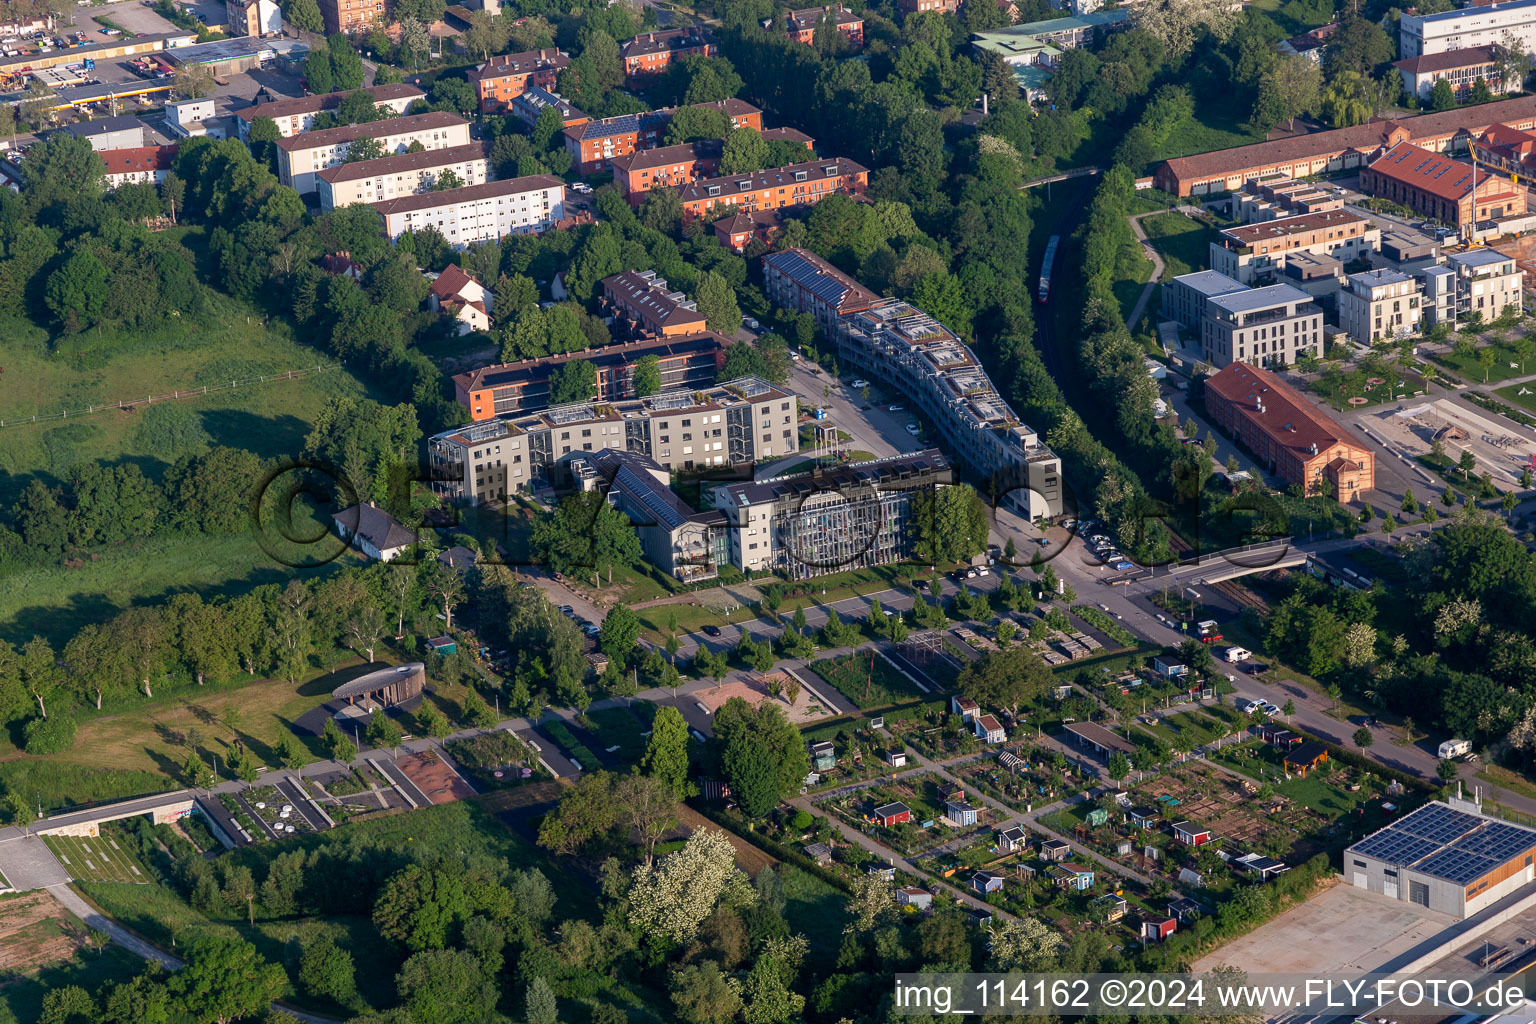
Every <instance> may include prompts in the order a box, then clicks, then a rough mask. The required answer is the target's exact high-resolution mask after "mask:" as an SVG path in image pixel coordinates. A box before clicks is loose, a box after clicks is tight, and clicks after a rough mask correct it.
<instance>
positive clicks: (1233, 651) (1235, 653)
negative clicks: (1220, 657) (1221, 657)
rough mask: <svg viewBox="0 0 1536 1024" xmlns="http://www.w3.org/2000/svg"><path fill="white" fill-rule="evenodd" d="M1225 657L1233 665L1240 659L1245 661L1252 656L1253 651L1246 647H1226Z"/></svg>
mask: <svg viewBox="0 0 1536 1024" xmlns="http://www.w3.org/2000/svg"><path fill="white" fill-rule="evenodd" d="M1225 657H1226V659H1227V662H1228V664H1232V665H1235V664H1237V663H1238V662H1240V661H1247V660H1248V659H1249V658H1251V657H1253V652H1252V651H1250V650H1248V649H1247V648H1246V647H1228V648H1227V653H1226V655H1225Z"/></svg>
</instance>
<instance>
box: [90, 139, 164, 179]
mask: <svg viewBox="0 0 1536 1024" xmlns="http://www.w3.org/2000/svg"><path fill="white" fill-rule="evenodd" d="M175 158H176V147H175V146H138V147H135V148H133V149H108V150H104V151H103V152H102V154H101V160H102V163H104V164H106V165H107V173H108V174H132V173H133V172H135V171H168V170H170V169H171V161H172V160H174V159H175Z"/></svg>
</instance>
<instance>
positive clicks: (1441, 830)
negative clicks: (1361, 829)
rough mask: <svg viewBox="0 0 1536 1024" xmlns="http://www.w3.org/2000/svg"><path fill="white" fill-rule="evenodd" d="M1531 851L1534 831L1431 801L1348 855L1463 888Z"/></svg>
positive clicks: (1351, 848) (1535, 837)
mask: <svg viewBox="0 0 1536 1024" xmlns="http://www.w3.org/2000/svg"><path fill="white" fill-rule="evenodd" d="M1532 848H1536V830H1532V829H1528V828H1521V827H1520V826H1518V825H1511V824H1507V823H1505V822H1501V821H1494V820H1492V819H1489V818H1484V817H1480V816H1478V815H1476V814H1470V813H1468V812H1466V811H1459V810H1457V809H1455V808H1454V807H1449V806H1447V805H1445V804H1441V803H1431V804H1426V805H1424V806H1423V807H1421V808H1419V809H1418V810H1416V811H1414V812H1413V813H1412V814H1409V815H1407V816H1405V817H1404V818H1403V819H1402V820H1401V821H1397V822H1394V823H1393V824H1391V825H1388V826H1387V827H1386V828H1384V829H1381V830H1380V831H1378V832H1375V833H1373V834H1372V835H1369V836H1367V837H1366V838H1364V839H1362V840H1361V841H1360V842H1358V843H1356V844H1355V845H1353V846H1351V847H1350V848H1349V852H1350V853H1353V854H1358V855H1360V856H1362V857H1375V858H1376V859H1378V860H1382V861H1385V862H1386V863H1388V864H1392V865H1396V866H1400V867H1411V868H1412V869H1413V870H1415V871H1418V872H1420V873H1422V874H1426V875H1431V876H1433V877H1435V878H1440V879H1443V880H1445V881H1447V882H1450V883H1452V884H1454V885H1467V884H1468V883H1470V882H1472V881H1474V880H1475V879H1477V878H1480V877H1482V876H1484V875H1487V874H1489V873H1490V872H1493V871H1495V870H1497V869H1498V868H1499V867H1500V866H1501V865H1504V864H1507V863H1509V862H1510V861H1511V860H1514V859H1515V858H1517V857H1519V856H1520V855H1521V854H1523V853H1525V852H1526V851H1527V850H1530V849H1532Z"/></svg>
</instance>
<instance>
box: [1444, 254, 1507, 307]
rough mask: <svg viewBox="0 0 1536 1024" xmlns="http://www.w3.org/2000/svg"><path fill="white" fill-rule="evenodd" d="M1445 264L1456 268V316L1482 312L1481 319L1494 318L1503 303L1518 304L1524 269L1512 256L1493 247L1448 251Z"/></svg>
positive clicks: (1453, 268) (1504, 304)
mask: <svg viewBox="0 0 1536 1024" xmlns="http://www.w3.org/2000/svg"><path fill="white" fill-rule="evenodd" d="M1445 265H1446V266H1448V267H1450V268H1451V269H1452V270H1454V271H1455V272H1456V319H1457V320H1458V321H1465V320H1466V319H1467V317H1469V316H1471V315H1472V314H1473V313H1481V314H1482V317H1483V322H1484V323H1486V322H1488V321H1489V320H1494V319H1496V318H1497V317H1498V316H1499V314H1500V313H1503V312H1504V310H1505V308H1506V307H1509V306H1513V307H1515V308H1516V309H1519V308H1521V301H1522V294H1523V283H1524V280H1525V271H1523V270H1521V269H1520V268H1519V267H1518V266H1517V265H1516V264H1515V259H1514V257H1513V256H1505V255H1504V254H1503V253H1501V252H1498V251H1496V250H1494V249H1473V250H1471V251H1469V252H1457V253H1451V254H1450V255H1448V256H1446V258H1445Z"/></svg>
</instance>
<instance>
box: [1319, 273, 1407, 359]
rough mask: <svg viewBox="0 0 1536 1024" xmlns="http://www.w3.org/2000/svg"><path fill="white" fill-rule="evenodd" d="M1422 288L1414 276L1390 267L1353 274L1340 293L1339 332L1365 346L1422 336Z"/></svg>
mask: <svg viewBox="0 0 1536 1024" xmlns="http://www.w3.org/2000/svg"><path fill="white" fill-rule="evenodd" d="M1420 287H1421V285H1420V281H1419V279H1418V278H1416V277H1414V276H1413V275H1411V274H1405V273H1403V272H1402V271H1400V270H1392V269H1390V268H1386V267H1383V268H1381V269H1379V270H1370V271H1366V272H1365V273H1363V274H1350V275H1349V278H1348V286H1347V287H1346V288H1345V289H1344V290H1343V291H1341V292H1340V293H1339V329H1340V330H1341V331H1343V332H1344V333H1345V334H1347V335H1349V336H1350V337H1351V338H1353V339H1354V340H1355V341H1357V342H1359V343H1360V344H1362V345H1374V344H1376V343H1377V342H1379V341H1386V342H1391V341H1397V340H1398V339H1400V338H1406V337H1408V336H1409V335H1410V334H1417V333H1419V328H1420V321H1421V320H1422V319H1423V315H1424V314H1423V303H1422V301H1421V297H1420V295H1419V291H1420Z"/></svg>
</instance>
